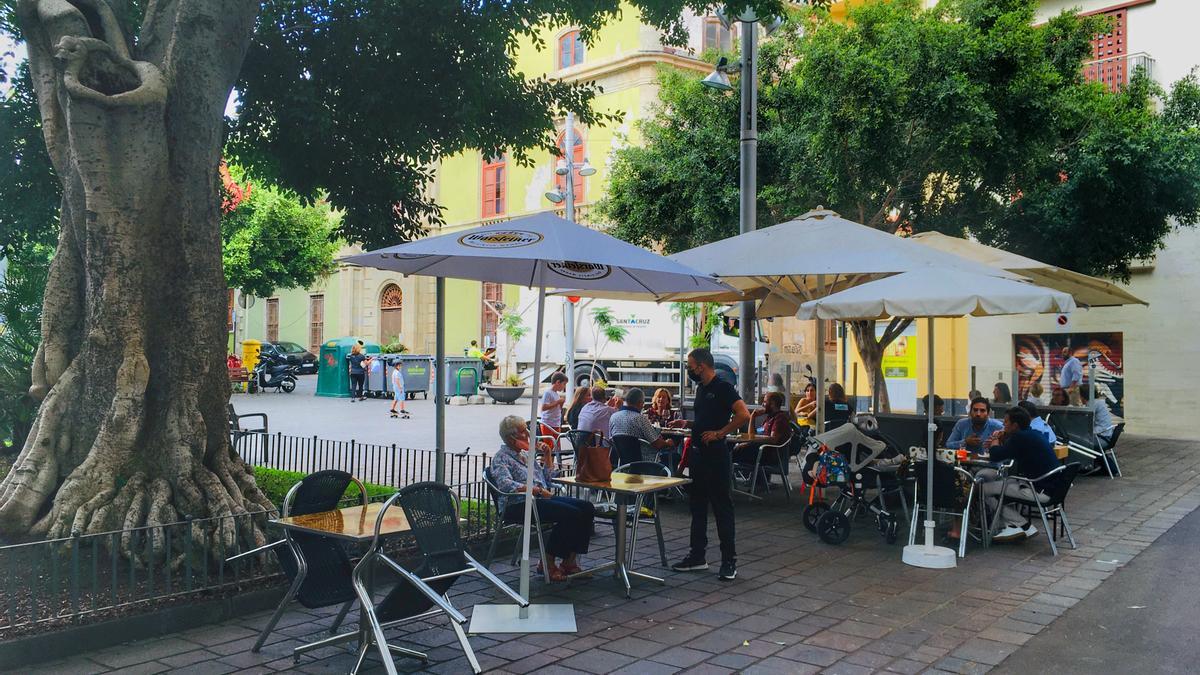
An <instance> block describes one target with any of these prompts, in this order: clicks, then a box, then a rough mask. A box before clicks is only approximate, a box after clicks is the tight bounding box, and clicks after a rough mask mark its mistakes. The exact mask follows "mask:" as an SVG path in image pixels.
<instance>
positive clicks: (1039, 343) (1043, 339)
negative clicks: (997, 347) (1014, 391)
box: [1013, 333, 1125, 417]
mask: <svg viewBox="0 0 1200 675" xmlns="http://www.w3.org/2000/svg"><path fill="white" fill-rule="evenodd" d="M1122 346H1123V333H1041V334H1024V335H1013V355H1014V359H1015V363H1014V364H1013V365H1014V367H1015V368H1016V370H1017V375H1018V378H1017V384H1018V388H1019V390H1020V391H1019V392H1018V397H1017V400H1022V399H1024V398H1026V397H1027V396H1029V388H1030V386H1031V385H1032V384H1033V383H1034V382H1037V383H1039V384H1040V385H1041V387H1042V395H1041V401H1042V402H1043V403H1047V404H1048V403H1051V402H1052V401H1053V400H1054V397H1055V392H1057V391H1059V390H1060V387H1059V385H1058V378H1059V374H1060V373H1061V371H1062V367H1063V363H1064V362H1065V361H1066V357H1064V356H1063V349H1064V348H1065V349H1066V350H1067V352H1068V354H1069V355H1070V356H1074V357H1075V358H1077V359H1079V361H1080V362H1081V363H1082V364H1083V379H1084V384H1085V386H1086V384H1087V377H1088V372H1089V369H1090V367H1095V372H1096V396H1097V397H1099V398H1103V399H1104V401H1105V402H1106V403H1107V404H1108V407H1109V409H1110V410H1112V412H1113V414H1114V415H1117V416H1119V417H1124V415H1125V355H1124V351H1123V348H1122Z"/></svg>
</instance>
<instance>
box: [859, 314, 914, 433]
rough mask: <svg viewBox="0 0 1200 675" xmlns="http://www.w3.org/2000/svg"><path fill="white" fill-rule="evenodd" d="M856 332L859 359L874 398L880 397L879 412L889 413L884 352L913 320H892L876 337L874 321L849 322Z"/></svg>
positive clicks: (890, 406)
mask: <svg viewBox="0 0 1200 675" xmlns="http://www.w3.org/2000/svg"><path fill="white" fill-rule="evenodd" d="M847 323H849V324H850V328H851V330H853V331H854V344H856V345H858V358H859V359H860V360H861V361H862V364H863V368H865V369H866V371H867V377H868V378H869V379H870V381H871V392H872V397H873V398H874V397H876V396H877V397H878V400H879V405H878V406H877V407H876V411H877V412H889V411H891V409H892V404H891V401H890V400H889V399H888V393H887V385H886V384H885V382H884V380H883V350H885V349H887V347H888V345H890V344H892V341H893V340H895V339H896V338H897V337H899V336H900V334H901V333H903V332H904V329H906V328H908V326H909V324H911V323H912V319H892V320H891V321H890V322H889V323H888V326H887V329H885V330H884V331H883V335H882V336H879V337H876V336H875V322H874V321H848V322H847Z"/></svg>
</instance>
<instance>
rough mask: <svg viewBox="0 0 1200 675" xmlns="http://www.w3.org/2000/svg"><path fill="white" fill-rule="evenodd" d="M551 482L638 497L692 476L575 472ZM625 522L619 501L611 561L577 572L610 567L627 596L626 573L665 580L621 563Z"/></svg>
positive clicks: (623, 507) (682, 482) (683, 482)
mask: <svg viewBox="0 0 1200 675" xmlns="http://www.w3.org/2000/svg"><path fill="white" fill-rule="evenodd" d="M554 482H555V483H558V484H559V485H574V486H578V487H586V488H592V489H594V490H607V491H609V492H612V493H614V494H616V495H620V496H624V497H638V496H643V495H649V494H654V493H656V492H662V491H663V490H670V489H671V488H677V487H682V486H684V485H688V484H689V483H691V482H692V480H691V479H690V478H680V477H678V476H641V475H638V476H634V475H632V474H624V473H613V475H612V478H611V479H609V480H608V481H606V482H603V483H593V482H584V481H581V480H578V479H576V477H575V476H563V477H561V478H555V479H554ZM640 516H641V514H637V515H636V516H634V517H640ZM654 517H656V518H657V517H658V513H655V514H654ZM627 522H628V508H627V506H626V505H625V504H620V503H619V504H618V505H617V527H616V531H617V545H616V555H615V556H614V558H613V561H612V562H607V563H604V564H603V565H600V566H598V567H593V568H591V569H588V570H584V571H583V572H580V574H590V573H592V572H599V571H601V570H606V569H609V568H611V569H612V570H613V576H614V577H615V578H616V579H617V581H619V582H621V584H623V585H624V586H625V597H627V598H628V597H629V593H630V590H632V586H631V585H630V583H629V578H630V577H638V578H641V579H646V580H647V581H657V582H658V583H660V584H661V583H666V582H665V580H664V579H662V578H660V577H655V576H651V575H649V574H643V573H641V572H634V571H633V570H631V569H629V568H628V567H627V566H626V565H625V547H626V539H625V537H626V532H625V529H626V524H627ZM573 576H574V575H573Z"/></svg>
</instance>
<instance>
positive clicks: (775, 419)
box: [733, 391, 792, 485]
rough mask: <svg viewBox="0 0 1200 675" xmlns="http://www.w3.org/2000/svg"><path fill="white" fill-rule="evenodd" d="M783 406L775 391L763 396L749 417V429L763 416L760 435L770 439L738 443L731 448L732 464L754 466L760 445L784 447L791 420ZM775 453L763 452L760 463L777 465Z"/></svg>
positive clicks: (770, 451) (772, 450) (788, 438)
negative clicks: (758, 406)
mask: <svg viewBox="0 0 1200 675" xmlns="http://www.w3.org/2000/svg"><path fill="white" fill-rule="evenodd" d="M783 406H784V401H783V394H781V393H779V392H777V391H769V392H767V393H766V394H763V402H762V407H761V408H759V409H758V410H755V411H754V412H753V413H752V414H751V415H750V426H751V428H755V427H756V422H755V420H756V419H757V418H758V417H759V416H765V417H766V419H764V420H763V423H762V435H763V436H769V437H770V438H769V439H768V440H764V441H762V442H754V443H740V444H738V445H737V446H735V447H734V448H733V463H734V464H746V465H751V464H754V459H755V457H756V456H757V455H758V447H759V446H760V445H784V444H785V443H787V442H788V441H789V440H791V438H792V425H791V421H792V420H791V417H790V416H789V415H788V413H787V411H786V410H784V408H783ZM775 453H776V450H775V448H767V449H765V450H763V455H762V460H761V463H762V464H769V465H771V466H775V465H776V464H778V463H779V456H778V455H777V454H775ZM760 484H763V485H765V484H766V481H762V482H761V483H760Z"/></svg>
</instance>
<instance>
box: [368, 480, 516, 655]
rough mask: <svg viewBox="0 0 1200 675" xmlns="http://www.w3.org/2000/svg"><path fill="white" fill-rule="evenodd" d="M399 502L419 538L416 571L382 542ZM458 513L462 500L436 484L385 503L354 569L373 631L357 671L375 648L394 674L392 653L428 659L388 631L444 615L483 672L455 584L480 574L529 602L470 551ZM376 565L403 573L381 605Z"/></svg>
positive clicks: (414, 487) (422, 485)
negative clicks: (453, 597) (375, 589)
mask: <svg viewBox="0 0 1200 675" xmlns="http://www.w3.org/2000/svg"><path fill="white" fill-rule="evenodd" d="M397 503H398V504H399V505H400V508H402V509H403V510H404V515H405V517H406V518H407V520H408V525H409V528H410V529H411V532H412V534H413V537H414V538H415V539H416V543H417V549H418V550H419V551H420V553H421V562H420V565H419V566H418V567H417V569H415V570H413V571H409V570H407V569H405V568H404V567H402V566H401V565H400V564H399V563H397V562H396V561H395V560H393V559H392V558H391V557H389V556H388V554H387V553H386V552H384V550H383V548H382V545H381V543H382V540H381V539H380V536H379V535H380V529H381V526H382V525H383V522H384V518H385V516H386V515H387V512H388V510H389V509H391V508H393V507H394V505H396V504H397ZM458 513H459V512H458V502H457V498H456V497H455V496H454V494H453V493H452V492H451V491H450V488H449V487H447V486H445V485H443V484H441V483H434V482H423V483H416V484H414V485H409V486H408V487H406V488H404V489H402V490H400V491H399V492H397V493H396V494H394V495H392V497H391V498H390V499H388V500H387V502H385V503H384V505H383V508H382V509H380V511H379V517H378V518H377V519H376V521H375V537H374V539H373V540H372V541H371V548H370V549H369V550H368V551H367V553H366V555H364V556H363V559H362V560H361V561H359V563H358V565H357V566H356V567H355V568H354V590H355V592H356V593H357V594H358V598H359V602H361V603H362V606H363V607H364V608H366V615H367V622H368V624H369V631H370V632H369V635H368V636H367V638H366V639H365V640H364V641H363V643H362V644H361V645H360V646H359V649H358V658H357V660H356V661H355V665H354V669H353V670H351V671H350V672H351V673H357V672H358V670H359V668H361V667H362V663H363V660H364V659H365V658H366V655H367V652H369V651H370V649H371V647H372V646H375V647H376V648H377V649H378V651H379V658H380V660H381V661H383V665H384V669H385V670H386V671H387V672H388V674H389V675H396V672H397V671H396V664H395V662H394V661H393V660H392V652H396V653H398V654H402V655H405V656H412V657H415V658H419V659H421V660H423V661H427V660H428V659H427V657H426V655H425V654H422V653H420V652H417V651H414V650H411V649H405V648H403V647H397V646H394V645H389V644H388V643H387V639H386V637H385V636H384V629H385V628H388V627H391V626H396V625H400V624H404V623H409V622H413V621H421V620H425V619H428V618H432V617H435V616H438V615H439V614H441V615H445V616H446V617H447V618H448V619H449V620H450V627H451V628H452V629H453V630H454V634H455V636H456V637H457V638H458V642H459V644H460V645H461V646H462V649H463V653H464V654H465V655H466V657H467V661H468V662H470V664H471V669H472V670H473V671H474V672H476V673H478V672H480V671H481V668H480V667H479V661H478V660H477V659H476V658H475V651H474V650H473V649H471V643H470V642H469V641H468V640H467V634H466V632H465V631H464V630H463V624H465V623H466V622H467V617H465V616H463V614H462V612H460V611H458V609H456V608H455V607H454V605H452V604H451V603H450V598H449V597H448V596H447V593H448V592H449V590H450V587H451V586H453V585H454V582H455V581H456V580H457V579H458V578H459V577H460V576H463V575H464V574H479V575H480V576H482V577H483V578H484V579H486V580H487V581H489V582H491V584H492V585H493V586H495V587H496V588H498V589H499V590H500V591H501V592H503V593H504V594H505V595H507V596H508V597H509V598H511V599H512V600H513V601H514V602H516V603H517V604H518V605H519V606H521V607H527V606H528V605H529V601H528V600H526V599H525V598H522V597H521V596H520V595H519V594H518V593H517V592H516V591H514V590H513V589H512V588H509V586H508V585H507V584H505V583H504V582H503V581H501V580H500V579H499V578H498V577H497V576H496V575H494V574H492V573H491V572H490V571H488V569H487V567H485V566H484V565H482V564H481V563H480V562H479V561H477V560H475V558H473V557H471V555H470V554H469V553H467V547H466V543H465V542H464V541H463V538H462V533H461V532H460V530H459V515H458ZM376 566H381V567H383V568H385V569H387V570H390V571H391V572H394V573H395V574H397V575H399V576H400V580H399V582H398V583H397V584H396V586H395V587H394V588H393V589H392V590H391V591H390V592H389V593H388V594H387V595H386V596H385V597H384V598H383V600H381V601H380V602H379V603H378V604H376V603H374V602H373V601H372V595H371V591H372V589H371V577H372V574H373V571H374V568H375V567H376Z"/></svg>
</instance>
